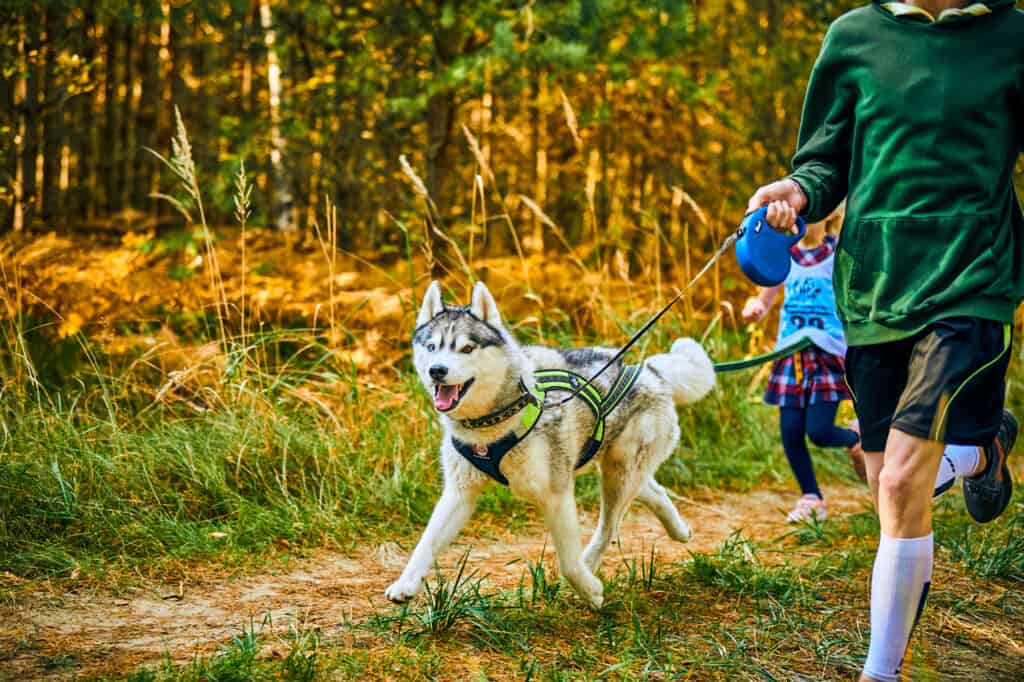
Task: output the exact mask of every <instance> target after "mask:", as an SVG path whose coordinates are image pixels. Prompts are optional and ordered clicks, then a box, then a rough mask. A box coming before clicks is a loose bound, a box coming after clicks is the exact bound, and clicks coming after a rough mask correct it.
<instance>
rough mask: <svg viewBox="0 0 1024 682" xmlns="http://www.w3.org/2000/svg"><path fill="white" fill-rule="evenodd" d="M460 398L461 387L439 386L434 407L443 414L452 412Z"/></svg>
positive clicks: (454, 385) (453, 385) (455, 385)
mask: <svg viewBox="0 0 1024 682" xmlns="http://www.w3.org/2000/svg"><path fill="white" fill-rule="evenodd" d="M458 397H459V387H458V385H457V384H452V385H451V386H438V387H437V393H435V394H434V407H436V408H437V409H439V410H440V411H442V412H444V411H446V410H450V409H452V405H453V404H455V401H456V400H457V399H458Z"/></svg>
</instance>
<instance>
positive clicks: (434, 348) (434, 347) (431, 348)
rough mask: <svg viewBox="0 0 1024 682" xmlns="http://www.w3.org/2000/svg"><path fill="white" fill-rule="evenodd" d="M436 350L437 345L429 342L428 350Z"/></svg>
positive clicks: (431, 351) (430, 351)
mask: <svg viewBox="0 0 1024 682" xmlns="http://www.w3.org/2000/svg"><path fill="white" fill-rule="evenodd" d="M435 350H437V346H435V345H434V344H432V343H428V344H427V352H428V353H433V352H434V351H435Z"/></svg>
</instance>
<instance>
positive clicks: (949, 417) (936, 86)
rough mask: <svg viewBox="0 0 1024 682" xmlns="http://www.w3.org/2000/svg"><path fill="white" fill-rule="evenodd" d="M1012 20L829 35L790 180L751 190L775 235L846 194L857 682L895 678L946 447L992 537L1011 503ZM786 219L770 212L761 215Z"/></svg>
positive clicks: (847, 20) (883, 7)
mask: <svg viewBox="0 0 1024 682" xmlns="http://www.w3.org/2000/svg"><path fill="white" fill-rule="evenodd" d="M1022 35H1024V13H1022V12H1020V11H1017V10H1016V9H1015V8H1014V1H1013V0H986V1H985V2H976V3H973V4H969V3H967V2H963V1H958V0H913V2H908V3H900V2H891V3H883V2H879V1H877V0H876V1H875V2H873V3H872V4H871V5H869V6H867V7H862V8H860V9H857V10H854V11H853V12H850V13H849V14H846V15H844V16H843V17H841V18H840V19H839V20H837V21H836V22H835V23H834V24H833V25H832V26H831V27H830V28H829V31H828V34H827V35H826V37H825V40H824V43H823V44H822V48H821V53H820V55H819V57H818V60H817V62H816V63H815V65H814V69H813V71H812V73H811V78H810V82H809V84H808V87H807V93H806V98H805V102H804V110H803V115H802V118H801V123H800V135H799V143H798V149H797V153H796V155H795V157H794V159H793V165H794V172H793V174H792V175H791V176H790V177H788V178H785V179H783V180H779V181H777V182H774V183H771V184H769V185H767V186H765V187H761V188H760V189H758V190H757V192H756V193H755V194H754V196H753V197H751V199H750V202H749V206H748V209H749V210H754V209H756V208H758V207H760V206H764V205H771V208H770V209H769V212H770V215H769V216H768V221H769V222H770V223H771V224H772V225H777V226H780V227H783V228H786V227H789V226H791V225H792V224H793V222H794V220H795V217H796V214H797V213H798V212H799V213H802V214H804V215H806V216H807V218H808V219H809V220H812V221H816V220H820V219H821V218H823V217H824V216H826V215H828V214H829V213H830V212H831V211H832V210H833V209H834V208H835V207H836V206H837V205H838V204H839V202H840V201H841V200H842V199H843V197H844V196H847V195H848V196H847V214H846V221H845V224H844V228H843V234H842V238H841V239H840V242H839V246H838V252H837V254H836V263H835V290H836V300H837V303H838V308H839V313H840V317H841V318H842V320H843V325H844V329H845V332H846V339H847V341H848V343H849V345H850V348H849V352H848V353H847V356H846V371H847V380H848V382H849V384H850V388H851V389H852V392H853V394H854V405H855V407H856V410H857V414H858V416H859V417H860V428H861V438H862V446H863V448H864V450H865V453H866V463H867V468H868V476H869V480H870V481H872V482H873V484H874V485H875V490H874V492H875V494H876V498H877V506H878V515H879V520H880V522H881V530H882V534H881V538H880V541H879V545H878V553H877V555H876V558H875V566H874V572H873V574H872V579H871V643H870V646H869V648H868V656H867V660H866V661H865V664H864V669H863V674H862V679H863V680H879V681H881V682H885V681H887V680H897V679H898V678H899V670H900V666H901V663H902V660H903V656H904V653H905V650H906V645H907V641H908V639H909V637H910V633H911V631H912V629H913V626H914V623H915V622H916V620H917V616H918V614H920V611H921V609H922V608H923V606H924V601H925V597H926V596H927V593H928V587H929V584H930V581H931V573H932V555H933V538H932V519H931V496H932V495H931V494H932V490H933V485H934V482H935V479H936V474H937V473H938V471H939V467H940V464H941V462H942V461H943V457H942V453H943V444H944V443H946V442H960V443H969V444H973V445H977V446H980V447H981V448H982V450H981V456H980V457H978V463H977V466H976V467H975V469H974V471H972V472H969V477H968V478H966V479H965V481H964V500H965V502H966V505H967V509H968V511H969V512H970V514H971V516H972V517H974V518H975V519H976V520H977V521H980V522H983V523H984V522H988V521H991V520H993V519H994V518H996V517H997V516H999V515H1000V514H1001V513H1002V512H1003V510H1004V509H1005V508H1006V505H1007V503H1008V502H1009V499H1010V494H1011V491H1012V483H1011V480H1010V471H1009V468H1008V467H1007V465H1006V457H1007V454H1008V453H1009V451H1010V449H1011V448H1012V446H1013V442H1014V440H1015V438H1016V435H1017V423H1016V420H1015V419H1014V418H1013V416H1012V415H1011V414H1010V413H1009V412H1007V411H1005V410H1004V409H1003V402H1004V391H1005V373H1006V368H1007V365H1008V362H1009V355H1010V334H1011V329H1012V323H1013V315H1014V310H1015V308H1016V306H1017V304H1018V303H1019V302H1020V300H1021V298H1022V296H1024V217H1022V215H1021V211H1020V205H1019V204H1018V200H1017V197H1016V195H1015V193H1014V190H1013V185H1012V182H1011V176H1012V172H1013V167H1014V164H1015V163H1016V160H1017V157H1018V155H1019V154H1020V152H1021V151H1022V148H1024V40H1022V39H1021V36H1022ZM773 202H783V203H773Z"/></svg>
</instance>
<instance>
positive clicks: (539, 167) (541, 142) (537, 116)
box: [529, 69, 548, 253]
mask: <svg viewBox="0 0 1024 682" xmlns="http://www.w3.org/2000/svg"><path fill="white" fill-rule="evenodd" d="M532 91H533V92H532V94H533V97H532V102H530V116H531V118H532V119H533V120H532V123H533V125H532V126H531V127H532V128H533V136H532V137H533V200H534V201H535V202H536V203H537V205H538V206H540V207H541V208H544V206H545V204H546V203H547V187H548V140H547V137H548V136H547V119H546V118H545V116H544V105H545V104H546V102H547V97H548V86H547V74H546V73H545V72H544V71H543V70H542V69H541V70H537V71H535V72H534V74H533V88H532ZM529 246H530V250H531V251H533V252H534V253H543V251H544V223H543V222H541V220H540V219H539V218H538V217H537V216H534V217H533V238H532V239H530V244H529Z"/></svg>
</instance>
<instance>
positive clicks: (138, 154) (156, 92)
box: [132, 16, 164, 208]
mask: <svg viewBox="0 0 1024 682" xmlns="http://www.w3.org/2000/svg"><path fill="white" fill-rule="evenodd" d="M139 31H140V32H141V34H142V35H141V38H140V40H139V50H140V53H141V54H140V55H139V57H140V58H139V70H140V71H141V75H142V93H141V94H140V95H139V106H138V110H137V111H136V116H135V119H136V120H135V147H136V148H135V149H133V152H132V158H133V159H134V160H135V164H134V178H133V182H132V204H133V205H134V206H135V207H136V208H143V207H147V208H148V207H149V206H150V203H151V202H150V199H149V194H150V192H152V191H153V190H152V189H151V186H150V183H151V182H152V174H153V173H154V171H153V170H152V168H153V160H152V159H151V158H150V155H149V154H146V153H145V152H143V151H142V147H151V148H153V149H159V148H160V145H161V144H163V143H164V141H163V140H160V139H157V109H158V107H159V106H160V59H159V54H158V52H157V51H158V50H159V49H160V46H159V38H157V40H156V41H154V35H153V25H152V24H151V23H150V21H149V17H148V16H144V17H143V19H142V23H141V24H140V26H139ZM154 43H155V44H154Z"/></svg>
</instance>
